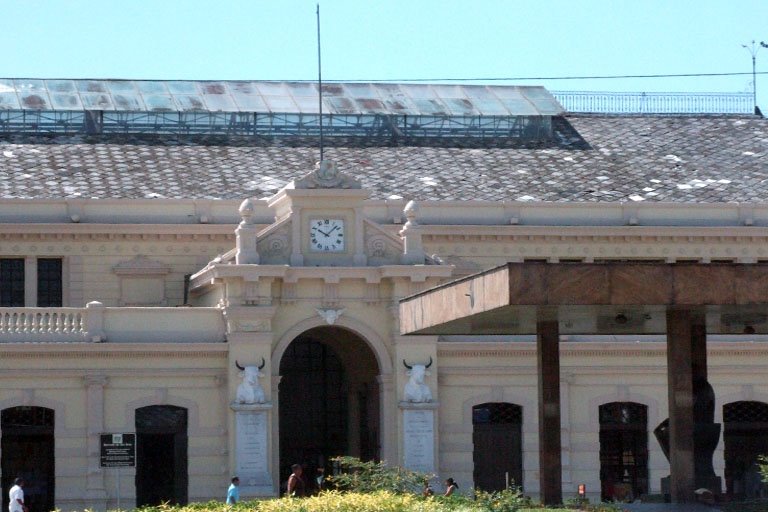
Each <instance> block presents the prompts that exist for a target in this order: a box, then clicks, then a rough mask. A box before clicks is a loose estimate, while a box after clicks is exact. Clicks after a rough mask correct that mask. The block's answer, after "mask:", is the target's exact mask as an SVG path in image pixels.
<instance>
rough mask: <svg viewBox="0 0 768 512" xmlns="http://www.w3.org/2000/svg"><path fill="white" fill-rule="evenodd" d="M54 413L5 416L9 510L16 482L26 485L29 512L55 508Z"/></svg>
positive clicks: (12, 411) (23, 411)
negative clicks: (23, 482)
mask: <svg viewBox="0 0 768 512" xmlns="http://www.w3.org/2000/svg"><path fill="white" fill-rule="evenodd" d="M53 429H54V411H53V410H52V409H47V408H44V407H12V408H9V409H5V410H3V412H2V443H1V444H0V450H1V451H2V462H0V472H2V488H3V489H2V490H3V492H2V494H3V510H8V501H9V500H8V490H9V489H10V488H11V487H12V486H13V480H14V479H15V478H17V477H21V478H23V479H24V481H25V486H24V502H25V503H26V505H27V507H28V508H29V511H30V512H49V511H50V510H53V509H54V508H55V456H54V448H55V446H54V436H53Z"/></svg>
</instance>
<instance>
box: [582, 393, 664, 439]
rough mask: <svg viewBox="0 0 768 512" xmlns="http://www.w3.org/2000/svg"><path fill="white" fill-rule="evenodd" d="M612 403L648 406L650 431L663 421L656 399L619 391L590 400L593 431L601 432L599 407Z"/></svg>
mask: <svg viewBox="0 0 768 512" xmlns="http://www.w3.org/2000/svg"><path fill="white" fill-rule="evenodd" d="M611 402H634V403H636V404H640V405H644V406H646V407H647V408H648V417H647V418H648V429H649V431H650V430H653V429H654V428H656V425H658V424H659V423H661V421H662V419H661V418H660V417H659V402H658V400H656V399H655V398H654V397H652V396H649V395H645V394H642V393H635V392H632V391H628V392H625V393H620V392H619V390H618V389H617V390H616V391H615V392H614V393H606V394H603V395H598V396H595V397H592V398H590V399H589V411H590V413H589V427H590V430H591V431H593V432H598V431H599V430H600V417H599V414H598V411H599V407H600V406H601V405H603V404H608V403H611ZM654 439H655V438H654Z"/></svg>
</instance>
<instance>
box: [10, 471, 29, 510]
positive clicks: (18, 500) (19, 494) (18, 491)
mask: <svg viewBox="0 0 768 512" xmlns="http://www.w3.org/2000/svg"><path fill="white" fill-rule="evenodd" d="M23 487H24V479H23V478H17V479H16V480H14V481H13V487H11V490H10V491H9V492H8V497H9V498H10V501H11V503H10V504H9V505H8V511H9V512H27V506H26V505H25V504H24V489H23Z"/></svg>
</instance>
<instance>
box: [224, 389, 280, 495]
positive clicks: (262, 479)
mask: <svg viewBox="0 0 768 512" xmlns="http://www.w3.org/2000/svg"><path fill="white" fill-rule="evenodd" d="M230 407H231V408H232V410H233V411H235V475H237V476H238V477H240V495H241V496H242V497H243V498H246V497H252V496H273V495H275V489H274V487H273V484H272V476H271V474H270V472H269V462H270V460H271V459H270V453H269V452H270V439H269V437H270V436H269V431H270V425H271V424H272V423H271V418H270V413H271V410H272V404H271V403H264V404H238V403H233V404H231V405H230Z"/></svg>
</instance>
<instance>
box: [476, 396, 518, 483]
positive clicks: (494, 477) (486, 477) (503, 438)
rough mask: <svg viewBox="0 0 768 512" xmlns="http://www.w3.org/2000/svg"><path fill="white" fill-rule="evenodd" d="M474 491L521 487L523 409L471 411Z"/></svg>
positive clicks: (498, 406)
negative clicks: (475, 489)
mask: <svg viewBox="0 0 768 512" xmlns="http://www.w3.org/2000/svg"><path fill="white" fill-rule="evenodd" d="M472 443H473V445H474V449H473V452H472V458H473V459H474V468H475V469H474V475H473V477H474V481H475V487H476V488H478V489H482V490H484V491H501V490H503V489H505V488H506V487H507V485H513V484H514V485H515V486H517V487H522V486H523V408H522V407H520V406H519V405H515V404H509V403H505V402H499V403H485V404H480V405H476V406H474V407H473V408H472Z"/></svg>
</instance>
